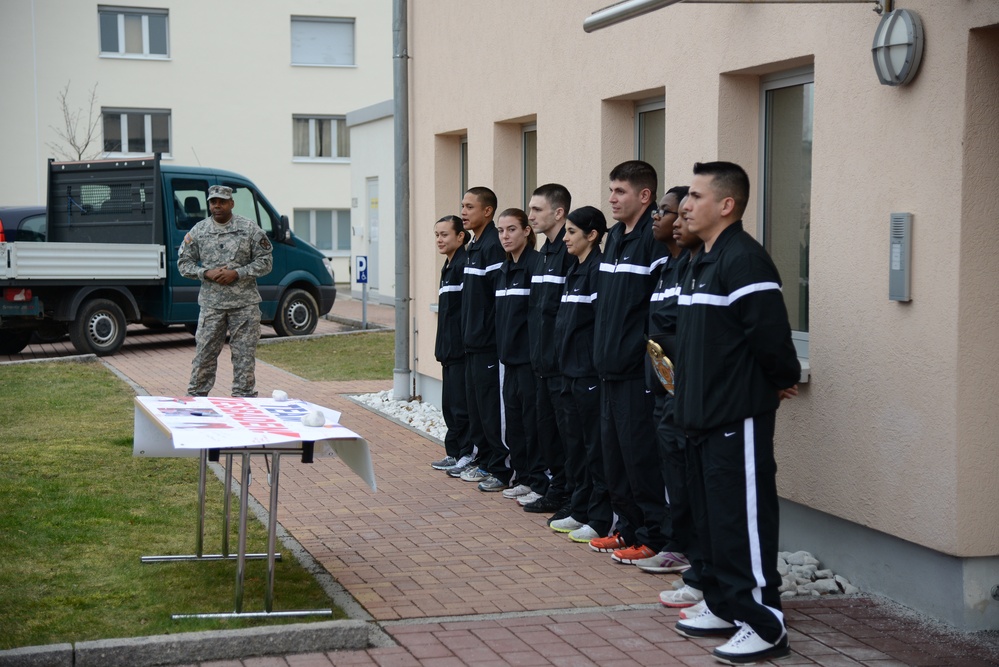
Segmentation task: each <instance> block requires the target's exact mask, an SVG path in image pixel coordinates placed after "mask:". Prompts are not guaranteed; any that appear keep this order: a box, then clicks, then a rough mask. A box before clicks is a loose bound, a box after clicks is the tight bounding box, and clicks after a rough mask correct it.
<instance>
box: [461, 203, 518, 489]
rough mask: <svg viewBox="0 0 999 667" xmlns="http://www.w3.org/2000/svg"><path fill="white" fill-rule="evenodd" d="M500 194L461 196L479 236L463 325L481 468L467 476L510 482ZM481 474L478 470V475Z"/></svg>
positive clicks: (464, 213)
mask: <svg viewBox="0 0 999 667" xmlns="http://www.w3.org/2000/svg"><path fill="white" fill-rule="evenodd" d="M495 211H496V194H495V193H494V192H493V191H492V190H490V189H489V188H485V187H475V188H471V189H470V190H469V191H468V192H466V193H465V196H464V197H463V198H462V200H461V220H462V224H463V225H464V226H465V229H466V230H467V231H469V232H470V233H472V234H473V235H474V238H473V239H472V241H471V242H470V243H469V244H468V246H467V247H466V252H467V254H468V259H467V261H466V263H465V280H464V286H463V287H462V300H461V325H462V326H461V329H462V335H463V336H464V343H465V390H466V391H467V393H468V418H469V440H470V441H471V442H472V444H473V445H474V446H476V447H478V448H479V461H480V465H479V469H478V470H474V469H473V470H469V471H466V473H463V474H462V477H461V478H462V479H463V480H465V481H469V482H481V481H482V480H484V479H485V478H486V477H488V476H489V475H493V476H494V477H496V478H497V479H499V480H501V481H502V482H504V483H509V482H510V477H511V474H512V473H511V470H510V462H509V452H508V451H507V449H506V445H505V444H504V443H503V437H502V426H501V422H500V381H499V378H500V375H499V358H498V356H497V354H496V273H497V272H498V271H499V270H500V267H501V266H502V265H503V262H504V261H505V260H506V253H504V252H503V246H502V245H500V241H499V233H498V232H497V231H496V225H495V224H494V223H493V214H494V213H495ZM476 473H477V474H476Z"/></svg>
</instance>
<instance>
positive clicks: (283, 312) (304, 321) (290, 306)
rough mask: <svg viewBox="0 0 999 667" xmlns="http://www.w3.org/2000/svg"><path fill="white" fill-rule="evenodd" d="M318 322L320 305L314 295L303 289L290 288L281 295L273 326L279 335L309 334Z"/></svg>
mask: <svg viewBox="0 0 999 667" xmlns="http://www.w3.org/2000/svg"><path fill="white" fill-rule="evenodd" d="M318 322H319V306H317V305H316V300H315V299H314V298H312V295H311V294H309V293H308V292H306V291H305V290H303V289H290V290H288V291H287V292H286V293H285V295H284V296H283V297H281V303H280V304H278V309H277V313H275V315H274V323H273V326H274V331H276V332H277V333H278V335H279V336H307V335H308V334H310V333H312V332H313V331H315V330H316V324H318Z"/></svg>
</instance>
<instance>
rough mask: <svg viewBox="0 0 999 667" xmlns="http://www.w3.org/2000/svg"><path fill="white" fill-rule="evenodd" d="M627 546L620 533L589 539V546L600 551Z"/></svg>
mask: <svg viewBox="0 0 999 667" xmlns="http://www.w3.org/2000/svg"><path fill="white" fill-rule="evenodd" d="M627 546H628V545H627V544H625V543H624V538H623V537H621V533H614V534H613V535H609V536H608V537H598V538H597V539H595V540H590V548H591V549H593V550H594V551H599V552H600V553H608V552H610V551H616V550H618V549H624V548H625V547H627ZM653 555H655V554H653Z"/></svg>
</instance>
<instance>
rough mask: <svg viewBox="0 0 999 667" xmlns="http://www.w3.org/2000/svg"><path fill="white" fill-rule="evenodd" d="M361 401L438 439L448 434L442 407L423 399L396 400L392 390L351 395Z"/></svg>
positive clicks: (442, 438)
mask: <svg viewBox="0 0 999 667" xmlns="http://www.w3.org/2000/svg"><path fill="white" fill-rule="evenodd" d="M351 398H353V399H354V400H356V401H357V402H359V403H363V404H364V405H367V406H369V407H372V408H374V409H375V410H378V411H379V412H381V413H383V414H386V415H388V416H390V417H394V418H396V419H398V420H399V421H401V422H403V423H405V424H409V425H410V426H412V427H413V428H415V429H419V430H421V431H423V432H424V433H427V434H429V435H431V436H433V437H435V438H437V439H438V440H441V441H443V440H444V436H445V435H447V424H445V423H444V415H443V414H442V413H441V411H440V408H438V407H436V406H434V405H431V404H429V403H424V402H422V401H396V400H393V399H392V391H391V390H386V391H379V392H376V393H374V394H359V395H355V396H351Z"/></svg>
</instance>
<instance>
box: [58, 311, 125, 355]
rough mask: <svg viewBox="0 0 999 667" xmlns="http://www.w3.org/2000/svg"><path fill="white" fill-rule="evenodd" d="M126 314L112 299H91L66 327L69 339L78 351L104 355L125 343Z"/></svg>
mask: <svg viewBox="0 0 999 667" xmlns="http://www.w3.org/2000/svg"><path fill="white" fill-rule="evenodd" d="M126 326H127V323H126V322H125V313H123V312H122V310H121V308H119V307H118V304H116V303H115V302H114V301H111V300H109V299H94V300H93V301H88V302H87V303H85V304H84V305H83V308H82V309H81V310H80V313H79V315H78V316H77V318H76V319H75V320H73V323H72V324H71V325H70V327H69V339H70V340H71V341H73V347H75V348H76V349H77V351H78V352H80V353H81V354H96V355H97V356H98V357H106V356H108V355H111V354H114V353H115V352H117V351H118V350H120V349H121V346H122V343H124V342H125V327H126Z"/></svg>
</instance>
